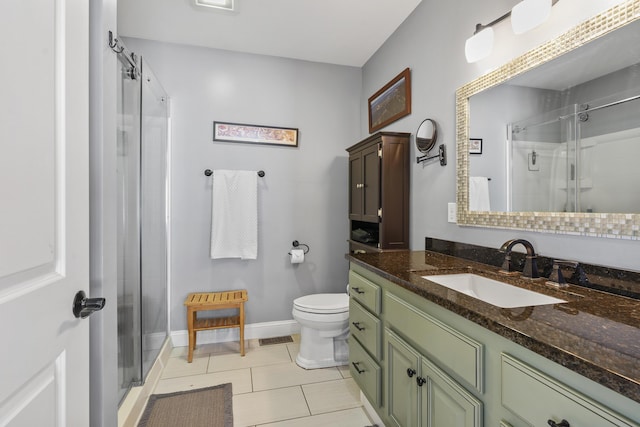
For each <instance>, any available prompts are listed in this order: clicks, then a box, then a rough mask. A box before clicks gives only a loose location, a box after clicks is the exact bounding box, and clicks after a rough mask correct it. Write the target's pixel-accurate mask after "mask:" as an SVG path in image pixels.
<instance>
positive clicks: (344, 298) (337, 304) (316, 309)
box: [293, 294, 349, 313]
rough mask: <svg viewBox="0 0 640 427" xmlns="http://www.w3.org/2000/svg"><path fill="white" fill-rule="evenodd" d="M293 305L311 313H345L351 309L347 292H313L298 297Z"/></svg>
mask: <svg viewBox="0 0 640 427" xmlns="http://www.w3.org/2000/svg"><path fill="white" fill-rule="evenodd" d="M293 305H294V306H295V307H296V308H297V309H298V310H301V311H306V312H310V313H344V312H345V311H349V295H347V294H313V295H305V296H303V297H300V298H296V299H295V300H294V301H293Z"/></svg>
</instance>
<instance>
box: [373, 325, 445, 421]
mask: <svg viewBox="0 0 640 427" xmlns="http://www.w3.org/2000/svg"><path fill="white" fill-rule="evenodd" d="M385 346H386V356H387V373H386V374H387V388H388V391H387V411H388V417H389V422H390V423H391V424H392V425H394V426H399V427H413V426H417V425H418V384H417V383H416V378H417V377H418V369H419V368H420V355H419V354H418V353H417V352H416V351H415V350H414V349H413V348H411V347H410V346H409V345H408V344H406V343H405V342H404V341H402V340H401V339H400V338H398V337H397V336H396V335H395V334H394V333H393V332H391V331H390V330H388V329H387V330H385ZM445 425H446V424H442V426H445Z"/></svg>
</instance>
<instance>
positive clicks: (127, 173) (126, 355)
mask: <svg viewBox="0 0 640 427" xmlns="http://www.w3.org/2000/svg"><path fill="white" fill-rule="evenodd" d="M119 58H120V79H119V81H118V133H117V136H118V140H117V196H118V205H117V208H118V211H117V214H118V218H117V224H118V236H117V252H118V255H117V264H118V276H117V288H118V386H119V389H118V392H119V398H120V399H122V398H123V397H124V396H125V395H126V393H127V391H128V390H129V389H130V388H131V386H133V385H137V384H140V383H141V382H142V376H141V342H140V334H141V332H140V331H141V326H140V310H139V307H140V204H139V200H140V77H139V75H137V72H136V69H135V68H133V67H132V65H131V64H130V63H129V62H128V61H127V60H126V58H124V57H123V56H122V55H119Z"/></svg>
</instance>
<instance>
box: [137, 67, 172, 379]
mask: <svg viewBox="0 0 640 427" xmlns="http://www.w3.org/2000/svg"><path fill="white" fill-rule="evenodd" d="M168 103H169V102H168V99H167V94H166V93H165V91H164V89H163V88H162V86H161V85H160V84H159V82H158V79H157V78H156V76H155V75H154V74H153V72H152V71H151V69H150V68H149V67H148V66H147V64H146V63H145V62H144V60H142V117H141V120H142V147H141V148H142V159H141V160H142V163H141V183H140V184H141V189H142V191H141V199H140V200H141V211H140V212H141V218H140V219H141V233H140V243H141V248H140V249H141V263H140V265H141V272H140V273H141V278H142V288H141V294H142V296H141V298H142V301H141V302H142V311H141V314H142V372H143V377H146V376H147V374H148V373H149V369H151V366H152V365H153V362H154V361H155V360H156V358H157V357H158V354H159V352H160V349H161V347H162V344H163V343H164V341H165V339H166V337H167V335H168V334H167V331H168V319H167V317H168V316H167V311H168V308H167V307H168V306H167V229H166V228H167V227H166V225H167V204H166V200H167V194H166V193H167V135H168V129H167V127H168V121H169V106H168Z"/></svg>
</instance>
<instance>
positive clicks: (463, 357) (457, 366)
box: [384, 292, 484, 392]
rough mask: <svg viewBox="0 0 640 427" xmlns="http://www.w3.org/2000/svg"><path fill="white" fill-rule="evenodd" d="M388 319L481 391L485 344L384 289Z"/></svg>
mask: <svg viewBox="0 0 640 427" xmlns="http://www.w3.org/2000/svg"><path fill="white" fill-rule="evenodd" d="M384 310H385V314H384V315H385V320H386V321H388V322H389V324H390V325H391V326H392V328H393V329H394V330H395V331H396V332H397V333H398V334H400V335H402V336H404V337H406V338H408V339H409V340H410V341H413V342H414V343H415V345H417V346H418V347H420V348H421V349H422V350H423V351H424V352H425V353H427V354H428V355H429V356H430V358H432V359H435V360H437V361H438V365H439V366H441V367H446V368H449V372H450V373H452V374H454V375H455V376H457V377H458V378H460V379H462V380H463V381H466V383H467V384H469V385H471V386H472V387H474V388H475V389H476V390H478V391H479V392H482V391H483V390H482V387H483V381H482V378H483V375H484V369H483V346H482V344H481V343H479V342H478V341H475V340H474V339H472V338H469V337H468V336H466V335H464V334H462V333H461V332H459V331H457V330H456V329H454V328H452V327H450V326H448V325H446V324H444V323H442V322H441V321H439V320H438V319H436V318H434V317H432V316H430V315H429V314H427V313H425V312H423V311H422V310H420V309H418V308H416V307H414V306H412V305H411V304H409V303H407V302H406V301H403V300H402V299H400V298H399V297H397V296H395V295H393V294H391V293H388V292H387V293H385V296H384Z"/></svg>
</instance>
